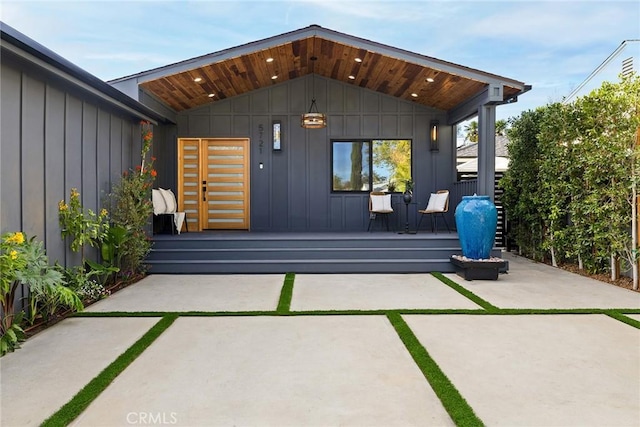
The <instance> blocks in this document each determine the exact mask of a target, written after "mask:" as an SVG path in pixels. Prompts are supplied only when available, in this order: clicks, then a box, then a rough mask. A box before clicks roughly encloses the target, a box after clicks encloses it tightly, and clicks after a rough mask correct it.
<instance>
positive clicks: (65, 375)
mask: <svg viewBox="0 0 640 427" xmlns="http://www.w3.org/2000/svg"><path fill="white" fill-rule="evenodd" d="M156 322H158V319H157V318H102V319H99V318H71V319H65V320H63V321H62V322H60V323H58V324H57V325H55V326H52V327H51V328H49V329H47V330H45V331H42V332H40V333H39V334H37V335H35V336H33V337H31V338H29V339H28V340H27V341H26V342H25V343H24V344H23V345H22V348H21V349H19V350H17V351H16V352H14V353H10V354H7V355H6V356H4V357H3V358H2V361H1V362H0V374H1V375H0V377H1V381H2V387H1V388H0V409H1V410H0V413H1V414H2V415H0V425H2V426H4V427H8V426H37V425H40V424H41V423H42V422H43V421H44V420H45V419H47V418H48V417H50V416H51V415H52V414H53V413H54V412H56V411H57V410H58V409H60V407H61V406H62V405H64V404H65V403H67V402H68V401H69V399H71V398H72V397H73V396H74V395H75V394H76V393H77V392H78V391H80V389H81V388H82V387H84V386H85V385H86V384H87V383H88V382H89V381H91V380H92V379H93V378H94V377H95V376H96V375H98V374H99V373H100V372H101V371H102V370H103V369H104V368H106V367H107V366H108V365H109V364H110V363H111V362H113V361H114V360H115V359H116V358H117V357H118V356H119V355H120V354H122V353H123V352H124V351H125V350H126V349H127V348H128V347H130V346H131V345H132V344H133V343H134V342H136V341H137V340H138V339H139V338H140V337H141V336H142V335H144V333H145V332H147V331H148V330H149V329H150V328H151V327H152V326H153V325H154V324H155V323H156Z"/></svg>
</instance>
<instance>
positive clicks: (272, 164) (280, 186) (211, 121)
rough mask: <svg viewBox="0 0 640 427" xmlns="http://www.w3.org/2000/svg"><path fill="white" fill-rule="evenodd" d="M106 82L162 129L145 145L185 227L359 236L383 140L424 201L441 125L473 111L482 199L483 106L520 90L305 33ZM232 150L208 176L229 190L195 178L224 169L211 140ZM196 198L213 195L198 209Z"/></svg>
mask: <svg viewBox="0 0 640 427" xmlns="http://www.w3.org/2000/svg"><path fill="white" fill-rule="evenodd" d="M110 83H111V84H112V85H113V86H114V87H116V88H118V89H120V90H122V91H123V92H124V93H126V94H128V95H129V96H131V97H133V98H135V99H138V100H139V101H140V102H142V103H143V104H146V105H148V106H149V107H151V108H154V109H155V110H156V111H159V112H161V113H162V114H163V115H165V116H166V117H167V118H168V119H169V120H170V121H172V122H175V125H163V126H164V127H166V128H167V129H168V130H167V133H168V134H170V135H172V137H171V138H167V139H166V140H165V141H163V142H162V143H161V145H159V144H156V149H157V150H158V152H157V153H156V157H157V159H158V162H157V163H156V167H157V168H158V173H159V176H162V177H164V179H166V180H167V181H165V182H164V185H166V186H169V187H171V188H175V189H177V193H178V199H179V203H180V204H181V206H180V208H181V209H184V211H185V212H187V221H188V222H189V230H200V229H211V228H213V229H215V228H229V227H237V228H243V229H250V230H254V231H361V230H364V229H366V222H367V221H368V212H367V208H366V206H367V200H368V191H370V190H372V189H373V188H374V187H375V186H376V184H378V185H381V184H382V183H383V182H384V181H389V180H390V176H391V177H392V176H394V171H393V170H388V169H387V170H382V168H381V169H379V170H377V169H376V165H381V164H385V159H383V158H381V159H377V158H376V157H375V156H377V155H378V154H377V153H378V151H380V150H383V149H384V148H383V147H382V146H383V145H384V144H391V146H392V150H395V149H396V148H397V147H399V146H400V145H402V146H407V144H408V153H409V156H410V159H408V162H409V163H408V166H409V170H410V172H408V171H405V172H404V173H405V175H404V176H405V177H406V178H410V179H412V180H413V181H414V183H415V187H414V192H415V194H416V200H415V201H416V202H417V203H418V204H423V203H424V204H426V202H427V198H428V196H429V193H430V192H432V191H435V190H437V189H442V188H449V187H450V186H451V184H452V182H453V181H454V180H455V174H454V170H455V169H454V158H455V148H454V147H455V141H454V135H453V129H454V125H455V124H457V123H459V122H461V121H463V120H466V119H468V118H469V117H470V116H474V115H478V116H479V122H480V123H479V125H480V126H479V127H480V130H481V132H480V138H481V141H483V140H486V141H485V143H484V144H481V145H483V147H484V148H485V149H486V150H487V153H484V152H483V150H480V151H481V152H480V153H479V158H480V159H481V161H482V162H481V165H482V166H481V168H480V169H481V172H482V173H481V176H480V177H479V180H478V186H479V192H482V193H484V194H490V195H493V170H491V171H490V173H489V169H493V161H494V155H493V144H494V142H493V141H494V137H495V135H494V130H493V129H494V126H495V109H496V107H497V105H500V104H503V103H506V102H513V101H515V100H516V99H517V96H518V95H520V94H521V93H523V92H526V91H527V90H529V88H530V87H529V86H527V85H525V84H524V83H522V82H518V81H515V80H512V79H508V78H505V77H500V76H497V75H494V74H489V73H486V72H483V71H479V70H474V69H471V68H468V67H463V66H460V65H456V64H452V63H448V62H445V61H441V60H438V59H435V58H431V57H427V56H424V55H419V54H416V53H413V52H408V51H405V50H401V49H398V48H394V47H391V46H386V45H382V44H379V43H375V42H372V41H369V40H364V39H361V38H357V37H354V36H350V35H347V34H343V33H339V32H336V31H332V30H329V29H326V28H322V27H319V26H317V25H312V26H309V27H306V28H302V29H300V30H296V31H292V32H290V33H285V34H281V35H278V36H275V37H271V38H268V39H264V40H259V41H256V42H253V43H249V44H246V45H242V46H238V47H234V48H230V49H227V50H223V51H220V52H215V53H211V54H208V55H204V56H201V57H197V58H192V59H188V60H185V61H182V62H179V63H176V64H171V65H167V66H165V67H160V68H156V69H152V70H148V71H144V72H141V73H138V74H134V75H131V76H127V77H123V78H120V79H116V80H113V81H111V82H110ZM312 108H315V109H316V110H317V111H319V112H320V113H322V114H326V116H327V126H326V127H323V128H316V129H306V128H304V127H302V126H301V123H300V115H301V113H304V112H307V111H311V109H312ZM275 127H277V129H278V131H275V130H274V129H275ZM489 129H490V130H489ZM488 130H489V131H488ZM432 133H433V134H434V136H436V134H437V139H436V138H431V136H430V135H431V134H432ZM275 135H279V139H278V141H277V142H276V141H274V136H275ZM232 142H233V144H240V145H241V144H247V145H246V146H245V147H244V148H243V147H240V145H237V146H236V145H234V146H236V147H237V148H238V149H237V150H236V152H240V151H241V150H247V151H246V155H245V156H244V157H242V161H243V162H245V163H241V162H238V163H237V164H236V166H237V167H236V169H234V170H230V169H228V168H227V169H226V171H225V172H223V173H224V174H227V175H220V174H218V175H217V176H218V177H219V178H221V179H223V180H231V181H232V179H231V178H232V177H231V175H235V176H236V177H237V178H239V179H238V181H237V182H231V181H225V182H228V183H232V184H234V185H235V186H236V190H237V189H238V188H243V190H240V191H234V189H233V188H232V187H231V186H222V188H220V183H218V184H215V183H214V182H213V181H212V180H208V179H206V176H205V175H207V172H204V171H205V170H207V169H208V171H209V172H208V173H213V172H212V171H213V170H214V168H218V169H224V168H223V167H222V166H223V165H222V164H215V161H213V163H211V162H209V161H208V160H207V159H206V155H205V153H206V152H215V153H217V155H216V156H215V158H217V159H220V160H221V161H222V158H221V157H220V156H219V154H220V153H219V151H220V149H216V148H214V146H213V145H215V144H221V145H222V146H224V147H229V146H230V145H229V144H231V143H232ZM276 144H277V147H276ZM394 147H395V148H394ZM239 150H240V151H239ZM187 153H192V154H193V153H197V154H193V155H191V156H189V157H188V158H187V157H186V156H187ZM489 153H490V154H489ZM194 156H196V157H194ZM367 157H369V158H367ZM387 163H388V162H387ZM386 166H389V165H388V164H386ZM391 169H393V167H392V168H391ZM194 170H198V171H199V174H197V176H196V175H194V174H193V171H194ZM407 174H408V175H407ZM380 175H382V176H383V178H382V179H378V178H379V176H380ZM484 175H487V176H486V177H485V176H484ZM211 176H214V175H211ZM245 179H246V180H248V181H249V183H248V184H247V181H245ZM375 181H379V182H375ZM214 184H215V185H217V186H218V187H219V188H217V191H213V190H212V187H211V185H214ZM247 189H250V190H247ZM209 192H213V193H215V197H213V198H210V199H209V200H205V199H207V198H206V197H203V195H204V194H205V193H209ZM239 192H242V193H243V195H244V196H245V198H244V199H242V200H240V199H238V198H237V197H236V196H238V194H236V193H239ZM225 195H227V196H228V197H229V198H228V199H226V200H225V199H224V196H225Z"/></svg>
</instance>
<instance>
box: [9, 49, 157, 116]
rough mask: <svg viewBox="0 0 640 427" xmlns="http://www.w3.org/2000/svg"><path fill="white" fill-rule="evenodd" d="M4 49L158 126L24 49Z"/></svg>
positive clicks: (141, 114) (136, 111)
mask: <svg viewBox="0 0 640 427" xmlns="http://www.w3.org/2000/svg"><path fill="white" fill-rule="evenodd" d="M2 47H3V48H4V49H7V50H8V51H10V52H12V53H14V54H16V55H18V56H19V57H21V58H24V59H26V60H28V61H29V62H32V63H34V64H36V65H37V66H39V67H41V68H43V69H44V70H46V71H48V72H50V73H52V74H54V75H56V76H58V77H61V78H63V79H64V80H66V81H68V82H70V83H72V84H73V85H75V86H77V87H79V88H81V89H82V90H84V91H86V92H89V93H91V94H92V95H94V96H97V97H98V98H100V99H102V100H103V101H106V102H108V103H109V104H111V105H114V106H116V107H117V108H119V109H121V110H124V111H126V112H128V113H130V114H132V115H133V116H135V117H138V118H140V119H143V120H146V121H148V122H150V123H153V124H154V125H157V124H158V121H157V120H156V119H155V118H152V117H150V116H148V115H146V114H144V113H142V112H140V111H138V110H136V109H133V108H131V107H129V106H127V105H125V104H123V103H121V102H119V101H117V100H115V99H113V98H111V97H110V96H108V95H106V94H104V93H103V92H101V91H99V90H97V89H95V88H94V87H92V86H90V85H88V84H86V83H85V82H82V81H80V80H78V79H76V78H75V77H73V76H70V75H68V74H66V73H64V72H62V71H60V70H59V69H58V68H56V67H54V66H53V65H51V64H49V63H47V62H44V61H42V60H41V59H39V58H36V57H34V56H32V55H30V54H28V53H26V52H24V51H23V50H22V49H20V48H18V47H16V46H13V45H3V46H2Z"/></svg>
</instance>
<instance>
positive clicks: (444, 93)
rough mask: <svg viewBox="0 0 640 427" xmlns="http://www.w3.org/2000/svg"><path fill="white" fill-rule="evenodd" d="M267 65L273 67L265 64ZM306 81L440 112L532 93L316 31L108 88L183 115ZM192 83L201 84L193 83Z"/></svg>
mask: <svg viewBox="0 0 640 427" xmlns="http://www.w3.org/2000/svg"><path fill="white" fill-rule="evenodd" d="M269 58H271V59H272V60H271V61H268V59H269ZM313 58H316V60H313ZM307 74H317V75H320V76H323V77H326V78H331V79H335V80H339V81H342V82H345V83H349V84H352V85H354V86H356V87H361V88H366V89H370V90H373V91H377V92H380V93H383V94H386V95H390V96H394V97H398V98H402V99H406V100H410V101H413V102H417V103H419V104H422V105H425V106H428V107H432V108H436V109H439V110H451V109H453V108H454V107H456V106H460V105H463V104H464V103H465V102H466V101H469V100H472V99H474V97H476V96H478V95H479V94H481V93H483V92H484V91H486V90H488V88H489V87H497V88H498V89H499V91H498V92H499V94H498V95H497V97H498V98H499V99H498V100H497V101H496V100H493V101H494V102H495V103H498V104H499V103H506V102H513V101H515V100H517V96H518V95H519V94H521V93H524V92H526V91H528V90H529V89H530V88H531V87H530V86H528V85H525V84H524V83H522V82H519V81H517V80H513V79H510V78H506V77H502V76H498V75H495V74H491V73H487V72H484V71H480V70H476V69H472V68H468V67H464V66H461V65H456V64H453V63H450V62H446V61H443V60H440V59H436V58H432V57H428V56H424V55H420V54H417V53H413V52H409V51H406V50H402V49H398V48H395V47H391V46H387V45H383V44H380V43H375V42H372V41H370V40H366V39H362V38H358V37H354V36H350V35H348V34H344V33H339V32H337V31H333V30H329V29H326V28H322V27H320V26H318V25H311V26H309V27H305V28H302V29H299V30H296V31H291V32H289V33H284V34H281V35H278V36H274V37H270V38H266V39H263V40H259V41H255V42H252V43H247V44H244V45H241V46H237V47H234V48H230V49H226V50H222V51H219V52H214V53H210V54H208V55H203V56H199V57H196V58H192V59H188V60H185V61H182V62H178V63H175V64H171V65H167V66H164V67H159V68H155V69H152V70H148V71H144V72H141V73H137V74H134V75H131V76H126V77H122V78H119V79H115V80H112V81H110V82H109V83H111V84H112V85H114V86H115V87H117V88H119V89H120V90H123V91H124V92H126V93H128V94H129V95H131V96H137V91H138V88H139V87H141V88H142V89H143V90H144V91H146V92H147V93H149V94H151V95H152V96H154V97H155V98H157V99H159V100H161V101H162V102H164V103H165V104H166V105H168V106H170V107H171V108H173V109H174V110H175V111H183V110H187V109H192V108H195V107H198V106H201V105H205V104H208V103H211V102H216V101H218V100H221V99H225V98H230V97H234V96H238V95H242V94H244V93H247V92H250V91H253V90H256V89H260V88H263V87H269V86H271V85H273V84H274V83H281V82H284V81H287V80H292V79H295V78H298V77H302V76H305V75H307ZM274 76H277V77H275V78H274ZM196 78H200V79H201V80H199V81H197V82H196V81H195V79H196ZM492 92H493V91H492ZM413 94H415V96H414V95H413ZM210 95H211V96H210Z"/></svg>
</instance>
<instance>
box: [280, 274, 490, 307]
mask: <svg viewBox="0 0 640 427" xmlns="http://www.w3.org/2000/svg"><path fill="white" fill-rule="evenodd" d="M402 308H407V309H412V308H425V309H429V308H433V309H448V308H457V309H479V308H480V307H479V306H478V305H476V304H475V303H473V302H472V301H471V300H469V299H467V298H465V297H464V296H462V295H460V294H459V293H458V292H456V291H454V290H453V289H451V288H450V287H449V286H447V285H445V284H444V283H442V282H441V281H439V280H438V279H436V278H435V277H433V276H432V275H431V274H335V275H333V274H298V275H296V280H295V284H294V287H293V298H292V300H291V310H292V311H304V310H379V309H402Z"/></svg>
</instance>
